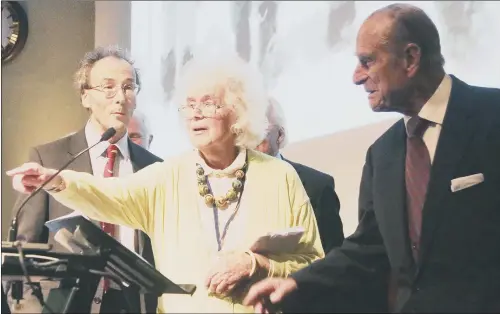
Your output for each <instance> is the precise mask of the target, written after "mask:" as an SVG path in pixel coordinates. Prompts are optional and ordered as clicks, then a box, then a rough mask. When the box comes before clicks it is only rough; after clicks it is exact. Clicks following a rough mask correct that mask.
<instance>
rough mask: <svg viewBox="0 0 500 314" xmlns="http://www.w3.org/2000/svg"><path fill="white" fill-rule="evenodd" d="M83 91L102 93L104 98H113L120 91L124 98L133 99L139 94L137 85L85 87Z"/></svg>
mask: <svg viewBox="0 0 500 314" xmlns="http://www.w3.org/2000/svg"><path fill="white" fill-rule="evenodd" d="M85 89H93V90H97V91H100V92H102V93H104V96H105V97H106V98H113V97H115V96H116V94H117V93H118V91H119V90H120V89H121V90H122V92H123V94H124V95H125V97H133V96H135V95H137V93H138V92H139V85H137V84H135V83H130V84H124V85H116V84H104V83H103V84H101V85H97V86H87V87H85Z"/></svg>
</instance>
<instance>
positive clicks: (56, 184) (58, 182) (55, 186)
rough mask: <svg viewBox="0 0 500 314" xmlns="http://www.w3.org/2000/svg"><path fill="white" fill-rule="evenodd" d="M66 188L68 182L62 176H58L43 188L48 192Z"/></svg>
mask: <svg viewBox="0 0 500 314" xmlns="http://www.w3.org/2000/svg"><path fill="white" fill-rule="evenodd" d="M65 188H66V184H65V182H64V180H63V178H62V177H61V176H57V177H55V178H54V179H52V180H50V182H49V183H48V184H47V185H46V186H45V187H44V188H43V189H44V190H45V191H46V192H51V193H57V192H61V191H62V190H64V189H65Z"/></svg>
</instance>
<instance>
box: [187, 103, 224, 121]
mask: <svg viewBox="0 0 500 314" xmlns="http://www.w3.org/2000/svg"><path fill="white" fill-rule="evenodd" d="M222 107H224V105H221V104H217V103H215V102H213V101H205V102H202V103H200V104H199V105H198V104H197V103H196V102H190V103H188V104H186V105H184V106H182V107H180V108H179V109H178V111H179V112H180V113H181V114H182V116H183V117H185V118H192V117H193V116H194V114H195V112H196V110H200V113H201V114H202V115H203V116H204V117H208V118H210V117H214V116H215V114H216V113H217V110H219V109H221V108H222Z"/></svg>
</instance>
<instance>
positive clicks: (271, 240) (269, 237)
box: [250, 227, 305, 254]
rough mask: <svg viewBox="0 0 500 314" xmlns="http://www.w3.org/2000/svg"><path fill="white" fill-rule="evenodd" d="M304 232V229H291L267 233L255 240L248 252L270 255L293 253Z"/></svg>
mask: <svg viewBox="0 0 500 314" xmlns="http://www.w3.org/2000/svg"><path fill="white" fill-rule="evenodd" d="M304 232H305V230H304V227H292V228H288V229H284V230H279V231H275V232H269V233H268V234H266V235H264V236H261V237H259V238H258V239H257V240H255V242H254V243H253V244H252V245H251V246H250V251H252V252H254V253H271V254H283V253H293V252H295V250H296V249H297V246H298V245H299V242H300V239H301V238H302V235H303V234H304Z"/></svg>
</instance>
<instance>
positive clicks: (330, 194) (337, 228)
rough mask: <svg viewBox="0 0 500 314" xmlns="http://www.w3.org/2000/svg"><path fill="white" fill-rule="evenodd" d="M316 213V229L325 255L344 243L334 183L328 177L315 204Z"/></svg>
mask: <svg viewBox="0 0 500 314" xmlns="http://www.w3.org/2000/svg"><path fill="white" fill-rule="evenodd" d="M316 206H317V208H316V211H317V212H319V213H320V216H321V217H318V227H319V230H320V235H321V243H323V248H324V250H325V252H326V253H328V252H330V250H331V249H333V248H334V247H338V246H341V245H342V242H343V241H344V230H343V226H342V220H341V219H340V202H339V198H338V197H337V193H335V182H334V181H333V178H332V177H331V176H328V179H327V184H326V185H325V186H324V188H323V190H322V191H321V194H320V197H319V198H318V200H317V202H316Z"/></svg>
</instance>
